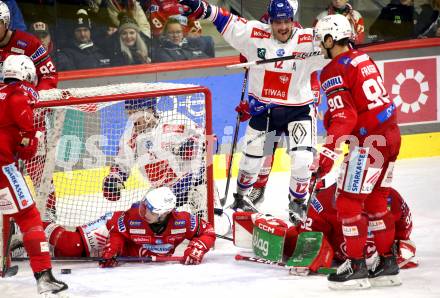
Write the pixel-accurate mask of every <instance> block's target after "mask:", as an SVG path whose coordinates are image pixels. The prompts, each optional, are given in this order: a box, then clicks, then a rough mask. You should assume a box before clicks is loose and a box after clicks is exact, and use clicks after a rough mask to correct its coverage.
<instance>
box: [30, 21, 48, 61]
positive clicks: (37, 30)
mask: <svg viewBox="0 0 440 298" xmlns="http://www.w3.org/2000/svg"><path fill="white" fill-rule="evenodd" d="M29 33H31V34H32V35H34V36H36V37H37V38H38V39H39V40H40V42H41V44H42V45H43V47H44V48H45V49H46V51H47V52H48V53H49V54H50V55H52V52H53V50H54V45H53V42H52V37H51V34H50V31H49V25H48V24H46V23H44V22H35V23H32V24H31V25H30V26H29ZM52 58H53V57H52Z"/></svg>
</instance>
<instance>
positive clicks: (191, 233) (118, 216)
mask: <svg viewBox="0 0 440 298" xmlns="http://www.w3.org/2000/svg"><path fill="white" fill-rule="evenodd" d="M175 206H176V196H175V195H174V194H173V192H172V191H171V189H170V188H168V187H160V188H156V189H153V190H151V191H149V192H148V193H147V194H146V195H145V197H144V198H143V199H142V201H141V202H139V203H137V204H133V206H132V207H131V208H130V209H129V210H127V211H125V212H115V214H114V215H113V217H112V219H111V220H110V235H109V238H108V241H107V244H106V246H105V249H104V252H103V255H102V258H103V260H102V261H101V262H100V266H101V267H114V266H116V265H117V261H116V257H117V256H135V257H139V256H171V255H173V253H174V250H175V249H176V247H177V246H178V245H179V244H180V243H182V242H183V241H184V240H185V239H188V240H190V242H189V244H188V246H187V248H186V249H185V252H184V259H183V261H182V263H183V264H185V265H197V264H200V263H201V262H202V260H203V257H204V255H205V254H206V253H207V252H208V251H209V249H210V248H211V247H212V246H213V245H214V242H215V232H214V228H213V227H212V225H211V224H210V223H208V222H206V221H204V220H203V219H202V218H200V217H198V216H197V215H192V214H190V213H188V212H185V211H182V212H179V211H175Z"/></svg>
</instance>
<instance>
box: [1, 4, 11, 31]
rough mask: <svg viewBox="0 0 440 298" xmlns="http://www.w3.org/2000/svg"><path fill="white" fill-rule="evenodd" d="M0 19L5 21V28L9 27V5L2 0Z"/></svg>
mask: <svg viewBox="0 0 440 298" xmlns="http://www.w3.org/2000/svg"><path fill="white" fill-rule="evenodd" d="M0 20H1V21H3V23H5V27H6V28H9V24H10V23H11V13H10V12H9V7H8V6H7V5H6V3H4V2H3V1H0Z"/></svg>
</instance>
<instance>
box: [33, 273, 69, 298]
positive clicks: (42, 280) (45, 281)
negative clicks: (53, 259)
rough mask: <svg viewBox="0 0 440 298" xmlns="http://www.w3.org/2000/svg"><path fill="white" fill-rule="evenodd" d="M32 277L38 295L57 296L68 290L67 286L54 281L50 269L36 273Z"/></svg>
mask: <svg viewBox="0 0 440 298" xmlns="http://www.w3.org/2000/svg"><path fill="white" fill-rule="evenodd" d="M34 276H35V279H36V280H37V290H38V294H44V295H46V294H58V293H59V292H62V291H64V290H67V288H68V286H67V284H65V283H64V282H62V281H59V280H56V279H55V277H54V276H53V274H52V269H47V270H44V271H41V272H36V273H34Z"/></svg>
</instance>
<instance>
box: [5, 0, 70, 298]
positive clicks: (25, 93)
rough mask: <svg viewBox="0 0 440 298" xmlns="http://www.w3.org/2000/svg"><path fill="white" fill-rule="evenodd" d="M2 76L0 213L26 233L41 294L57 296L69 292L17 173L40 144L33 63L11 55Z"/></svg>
mask: <svg viewBox="0 0 440 298" xmlns="http://www.w3.org/2000/svg"><path fill="white" fill-rule="evenodd" d="M3 5H5V4H4V3H2V2H0V14H1V13H4V9H3V8H2V7H3ZM2 76H3V80H4V82H5V83H6V85H3V86H1V87H0V98H1V100H0V143H1V144H2V145H1V146H0V167H1V171H0V198H1V199H0V201H1V203H0V205H1V208H0V211H1V213H2V215H3V214H5V215H6V216H5V217H4V222H8V220H9V217H12V218H13V219H14V220H15V222H16V223H17V225H18V226H19V228H20V230H21V231H22V233H23V244H24V247H25V249H26V251H27V253H28V255H29V260H30V265H31V268H32V271H33V272H34V276H35V278H36V280H37V288H38V292H39V293H40V294H42V293H49V292H51V293H57V292H60V291H63V290H65V289H67V285H66V284H65V283H63V282H61V281H58V280H56V279H55V278H54V277H53V275H52V271H51V267H52V266H51V261H50V255H49V245H48V243H47V240H46V237H45V235H44V231H43V224H42V222H41V218H40V213H39V212H38V209H37V207H36V206H35V202H34V200H33V198H32V195H31V193H30V191H29V189H28V186H27V185H26V182H25V180H24V178H23V175H22V173H21V172H20V171H19V170H18V169H17V162H18V159H22V160H29V159H30V158H32V157H33V156H34V155H35V153H36V151H37V147H38V142H39V133H38V131H37V130H36V129H35V128H34V125H33V110H32V106H33V105H34V104H35V102H36V101H38V92H37V91H36V90H35V85H36V82H37V76H36V71H35V66H34V63H33V62H32V60H31V59H30V58H29V57H27V56H26V55H9V56H8V57H7V58H6V59H5V60H4V62H3V69H2ZM5 257H6V258H9V256H5Z"/></svg>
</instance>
